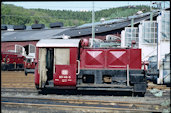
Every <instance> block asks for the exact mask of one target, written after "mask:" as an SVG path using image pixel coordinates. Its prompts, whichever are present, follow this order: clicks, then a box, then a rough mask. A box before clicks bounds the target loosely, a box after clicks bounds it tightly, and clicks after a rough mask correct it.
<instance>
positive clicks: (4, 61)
mask: <svg viewBox="0 0 171 113" xmlns="http://www.w3.org/2000/svg"><path fill="white" fill-rule="evenodd" d="M24 61H25V56H22V55H21V54H19V53H16V52H1V69H2V70H4V71H5V70H24Z"/></svg>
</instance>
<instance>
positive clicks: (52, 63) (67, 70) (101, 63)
mask: <svg viewBox="0 0 171 113" xmlns="http://www.w3.org/2000/svg"><path fill="white" fill-rule="evenodd" d="M36 48H37V49H36V50H37V51H36V64H37V65H36V68H35V85H36V87H37V88H38V89H44V88H48V87H56V88H74V89H77V90H109V91H132V92H133V94H140V95H144V94H145V92H146V87H147V81H146V72H145V70H142V69H141V66H142V64H141V49H137V48H115V47H114V48H112V47H105V48H104V47H93V48H92V47H89V44H88V41H87V40H85V39H83V40H80V39H66V40H64V39H43V40H40V41H39V42H38V43H37V45H36Z"/></svg>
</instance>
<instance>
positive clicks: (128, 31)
mask: <svg viewBox="0 0 171 113" xmlns="http://www.w3.org/2000/svg"><path fill="white" fill-rule="evenodd" d="M133 40H134V41H135V42H136V45H135V47H138V46H139V38H138V28H136V27H133V28H132V27H125V46H127V47H131V43H132V41H133Z"/></svg>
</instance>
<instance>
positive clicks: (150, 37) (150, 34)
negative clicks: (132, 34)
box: [142, 21, 157, 43]
mask: <svg viewBox="0 0 171 113" xmlns="http://www.w3.org/2000/svg"><path fill="white" fill-rule="evenodd" d="M142 41H143V43H157V22H156V21H144V22H143V24H142Z"/></svg>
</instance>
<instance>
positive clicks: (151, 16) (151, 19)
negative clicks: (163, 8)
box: [150, 2, 153, 22]
mask: <svg viewBox="0 0 171 113" xmlns="http://www.w3.org/2000/svg"><path fill="white" fill-rule="evenodd" d="M150 3H151V4H150V12H151V14H150V21H151V22H152V21H153V11H152V2H150Z"/></svg>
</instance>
